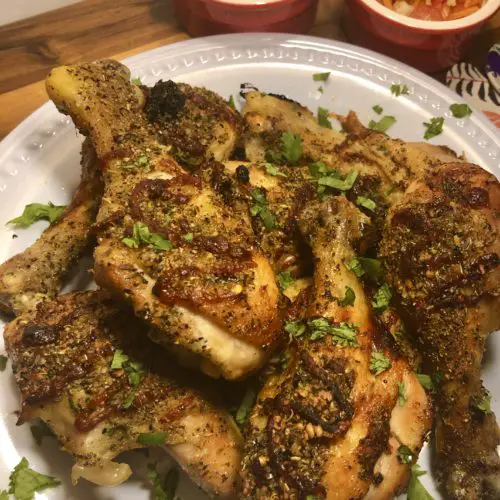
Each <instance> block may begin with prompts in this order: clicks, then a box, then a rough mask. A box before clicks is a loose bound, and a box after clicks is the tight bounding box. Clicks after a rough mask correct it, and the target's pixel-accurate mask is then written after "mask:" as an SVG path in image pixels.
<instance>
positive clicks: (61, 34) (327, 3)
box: [0, 0, 500, 139]
mask: <svg viewBox="0 0 500 500" xmlns="http://www.w3.org/2000/svg"><path fill="white" fill-rule="evenodd" d="M338 3H339V0H320V8H319V11H318V16H317V20H316V25H315V26H314V28H313V29H312V31H311V34H312V35H316V36H322V37H326V38H330V39H337V40H345V36H344V35H343V33H342V30H341V29H340V28H339V25H338V10H339V9H338ZM186 38H189V37H188V35H187V34H186V33H185V32H184V31H183V30H182V28H181V27H180V26H179V24H178V23H177V21H176V19H175V16H174V13H173V9H172V6H171V3H170V1H168V0H118V1H116V0H83V1H82V2H79V3H76V4H73V5H70V6H68V7H64V8H62V9H59V10H56V11H52V12H48V13H45V14H41V15H39V16H36V17H32V18H30V19H26V20H23V21H19V22H16V23H13V24H10V25H7V26H3V27H0V139H1V138H3V137H4V136H5V135H7V134H8V133H9V132H10V131H11V130H12V129H13V128H14V127H15V126H16V125H18V124H19V123H20V122H21V121H22V120H23V119H24V118H26V117H27V116H28V115H29V114H30V113H32V112H33V111H34V110H35V109H36V108H37V107H39V106H40V105H41V104H43V103H44V102H45V101H46V100H47V96H46V94H45V88H44V84H43V79H44V78H45V76H46V75H47V73H48V72H49V70H50V69H51V68H52V67H54V66H58V65H60V64H69V63H75V62H79V61H84V60H92V59H97V58H101V57H114V58H117V59H121V58H124V57H126V56H130V55H132V54H136V53H138V52H142V51H144V50H148V49H152V48H154V47H159V46H161V45H166V44H169V43H173V42H177V41H180V40H184V39H186ZM499 40H500V13H497V14H496V16H494V17H493V18H492V19H491V20H490V21H489V23H488V24H487V25H486V27H485V28H484V30H483V32H482V34H481V35H480V36H479V37H478V38H477V40H476V41H475V43H474V46H473V49H472V52H471V54H470V55H469V57H468V60H471V62H476V63H477V64H479V65H480V66H482V64H483V61H479V60H475V59H478V58H480V57H484V55H485V53H486V51H487V50H488V48H489V47H490V46H491V45H493V43H495V42H498V41H499ZM437 76H438V77H439V76H441V77H442V75H437Z"/></svg>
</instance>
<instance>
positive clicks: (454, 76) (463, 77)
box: [446, 43, 500, 128]
mask: <svg viewBox="0 0 500 500" xmlns="http://www.w3.org/2000/svg"><path fill="white" fill-rule="evenodd" d="M446 85H448V87H450V88H451V89H453V90H454V91H455V92H457V94H459V95H461V96H462V97H463V98H464V99H465V100H466V101H469V102H470V103H471V105H472V106H474V107H475V108H476V109H480V110H482V111H483V113H484V114H485V115H486V116H487V117H488V118H489V119H490V120H491V121H492V122H493V123H494V124H495V125H496V126H497V127H499V128H500V43H496V44H495V45H493V47H491V49H490V50H489V52H488V59H487V64H486V66H485V67H484V68H477V67H476V66H474V65H472V64H470V63H465V62H462V63H458V64H455V66H453V67H452V68H451V69H450V70H449V71H448V73H447V74H446Z"/></svg>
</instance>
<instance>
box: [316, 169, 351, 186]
mask: <svg viewBox="0 0 500 500" xmlns="http://www.w3.org/2000/svg"><path fill="white" fill-rule="evenodd" d="M357 178H358V172H357V171H356V170H351V172H349V173H348V174H347V176H346V177H345V179H338V178H336V177H333V176H328V177H320V178H319V179H318V184H319V185H320V186H328V187H331V188H333V189H338V190H339V191H349V190H350V189H351V188H352V187H353V186H354V183H355V182H356V179H357Z"/></svg>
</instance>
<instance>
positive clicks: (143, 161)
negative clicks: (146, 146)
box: [120, 155, 149, 170]
mask: <svg viewBox="0 0 500 500" xmlns="http://www.w3.org/2000/svg"><path fill="white" fill-rule="evenodd" d="M147 165H149V158H148V157H147V155H140V156H138V157H137V159H136V160H135V161H133V162H132V163H122V164H121V165H120V167H121V168H124V169H126V170H135V169H137V168H141V167H145V166H147Z"/></svg>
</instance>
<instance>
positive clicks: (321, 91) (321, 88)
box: [318, 86, 325, 94]
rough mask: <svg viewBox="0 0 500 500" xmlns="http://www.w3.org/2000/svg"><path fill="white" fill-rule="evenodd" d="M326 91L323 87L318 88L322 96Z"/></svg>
mask: <svg viewBox="0 0 500 500" xmlns="http://www.w3.org/2000/svg"><path fill="white" fill-rule="evenodd" d="M324 91H325V89H324V88H323V86H321V87H319V88H318V92H319V93H320V94H322V93H323V92H324Z"/></svg>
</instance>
